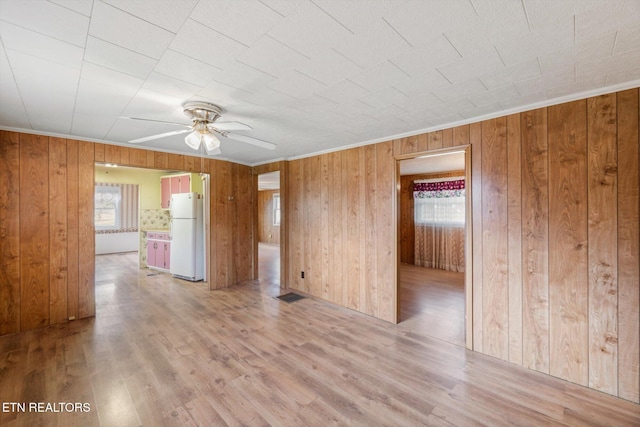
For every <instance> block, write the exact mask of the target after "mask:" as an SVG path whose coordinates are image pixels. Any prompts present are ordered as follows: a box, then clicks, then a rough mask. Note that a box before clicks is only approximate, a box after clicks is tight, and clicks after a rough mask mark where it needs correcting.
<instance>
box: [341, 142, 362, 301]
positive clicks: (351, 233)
mask: <svg viewBox="0 0 640 427" xmlns="http://www.w3.org/2000/svg"><path fill="white" fill-rule="evenodd" d="M346 154H347V157H346V165H347V188H346V189H345V190H346V193H347V212H346V215H347V248H346V251H347V260H348V262H347V265H346V271H345V273H346V276H345V279H346V282H347V283H346V284H347V299H346V302H347V304H346V305H347V307H348V308H351V309H354V310H357V309H358V307H359V306H360V270H361V269H362V268H363V266H362V264H361V263H362V261H363V260H362V259H361V257H360V180H361V179H362V176H361V173H360V172H361V171H360V156H359V154H360V153H359V149H358V148H352V149H350V150H347V153H346Z"/></svg>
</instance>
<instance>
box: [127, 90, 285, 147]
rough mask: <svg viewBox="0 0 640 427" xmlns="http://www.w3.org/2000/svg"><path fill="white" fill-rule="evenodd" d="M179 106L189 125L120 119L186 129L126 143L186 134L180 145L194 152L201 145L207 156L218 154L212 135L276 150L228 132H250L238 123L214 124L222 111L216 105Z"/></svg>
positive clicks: (259, 141) (263, 143)
mask: <svg viewBox="0 0 640 427" xmlns="http://www.w3.org/2000/svg"><path fill="white" fill-rule="evenodd" d="M182 107H183V109H184V110H183V112H184V115H185V116H187V117H188V118H189V119H190V120H191V122H192V124H190V125H187V124H184V123H177V122H167V121H163V120H152V119H142V118H138V117H121V118H123V119H130V120H142V121H147V122H158V123H166V124H172V125H177V126H184V127H185V128H186V129H181V130H174V131H171V132H165V133H160V134H157V135H151V136H145V137H143V138H137V139H132V140H131V141H129V142H130V143H132V144H137V143H140V142H146V141H152V140H154V139H160V138H165V137H168V136H172V135H179V134H181V133H187V132H189V134H188V135H187V136H186V137H185V138H184V142H185V143H186V144H187V145H188V146H189V147H191V148H193V149H194V150H198V149H200V147H201V146H204V149H205V150H207V154H209V155H214V154H220V140H219V139H218V137H217V136H216V134H218V135H222V136H224V137H226V138H229V139H234V140H236V141H241V142H246V143H247V144H252V145H255V146H257V147H261V148H266V149H269V150H273V149H274V148H276V145H275V144H272V143H271V142H267V141H263V140H261V139H257V138H251V137H248V136H245V135H240V134H237V133H232V132H230V131H233V130H251V129H252V127H251V126H249V125H246V124H244V123H240V122H218V121H217V120H218V119H219V118H220V116H221V114H222V109H221V108H220V107H218V106H217V105H214V104H211V103H209V102H203V101H187V102H185V103H184V104H182Z"/></svg>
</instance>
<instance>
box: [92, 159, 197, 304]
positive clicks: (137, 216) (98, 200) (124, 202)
mask: <svg viewBox="0 0 640 427" xmlns="http://www.w3.org/2000/svg"><path fill="white" fill-rule="evenodd" d="M209 179H210V178H209V174H204V173H191V172H185V171H177V170H160V169H147V168H137V167H127V166H117V165H113V164H104V163H96V165H95V193H94V194H95V204H94V209H95V229H96V239H95V241H96V245H95V256H96V260H95V261H96V264H95V265H96V272H95V273H96V287H97V288H98V287H100V286H101V285H108V284H109V283H115V282H117V281H118V280H117V279H118V277H119V275H120V274H121V273H125V272H127V271H128V270H139V273H140V275H141V277H143V276H144V277H146V276H165V277H166V278H171V277H172V276H173V273H176V271H172V264H173V265H174V266H176V265H177V263H176V262H177V261H180V262H181V263H182V264H184V263H186V264H187V265H189V264H190V262H188V260H186V261H185V260H184V259H183V258H185V257H186V256H187V255H185V254H191V255H192V258H193V259H196V257H197V259H199V260H200V262H199V263H198V264H197V267H194V268H195V270H196V271H195V273H197V274H195V273H194V275H193V276H191V275H190V274H186V275H185V274H182V271H183V270H184V268H181V269H180V272H177V273H180V274H179V276H180V277H182V276H184V277H185V278H186V279H187V280H192V281H194V282H195V283H198V284H202V285H203V286H205V285H206V283H207V282H208V277H207V275H208V271H209V266H208V264H209V256H208V254H209V239H208V238H207V234H208V230H209V222H210V214H209V192H210V191H209ZM174 195H181V196H187V197H191V196H190V195H193V197H194V198H197V199H198V200H199V201H198V203H194V204H193V211H194V218H196V216H197V217H198V218H201V219H198V220H197V221H196V220H195V219H194V220H193V222H194V225H198V226H194V227H192V229H193V241H194V242H195V243H196V244H195V245H189V246H195V249H194V250H193V251H185V250H182V249H181V248H179V247H175V244H177V243H178V242H172V224H171V220H172V219H171V209H170V203H171V202H170V200H171V198H172V196H174ZM200 201H201V202H200ZM183 234H184V233H183ZM182 240H184V239H182ZM180 257H182V258H180ZM172 261H173V262H172ZM125 270H126V271H125ZM173 270H175V269H173ZM128 272H129V273H131V272H130V271H128ZM198 286H199V285H198ZM99 295H100V292H98V289H97V290H96V297H98V296H99Z"/></svg>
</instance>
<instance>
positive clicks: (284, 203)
mask: <svg viewBox="0 0 640 427" xmlns="http://www.w3.org/2000/svg"><path fill="white" fill-rule="evenodd" d="M279 170H280V208H281V212H280V218H281V220H280V288H286V287H288V283H289V280H288V277H287V272H288V271H289V222H288V218H289V205H288V203H289V162H288V161H284V160H283V161H280V162H279ZM256 267H257V262H256ZM256 275H257V273H256Z"/></svg>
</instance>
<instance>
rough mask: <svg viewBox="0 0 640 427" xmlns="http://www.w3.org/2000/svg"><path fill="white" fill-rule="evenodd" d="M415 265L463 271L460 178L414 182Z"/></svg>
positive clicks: (463, 210) (463, 184) (462, 194)
mask: <svg viewBox="0 0 640 427" xmlns="http://www.w3.org/2000/svg"><path fill="white" fill-rule="evenodd" d="M413 197H414V222H415V264H416V265H421V266H424V267H429V268H438V269H442V270H451V271H459V272H463V271H464V225H465V224H464V223H465V182H464V177H454V178H439V179H429V180H418V181H414V188H413Z"/></svg>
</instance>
